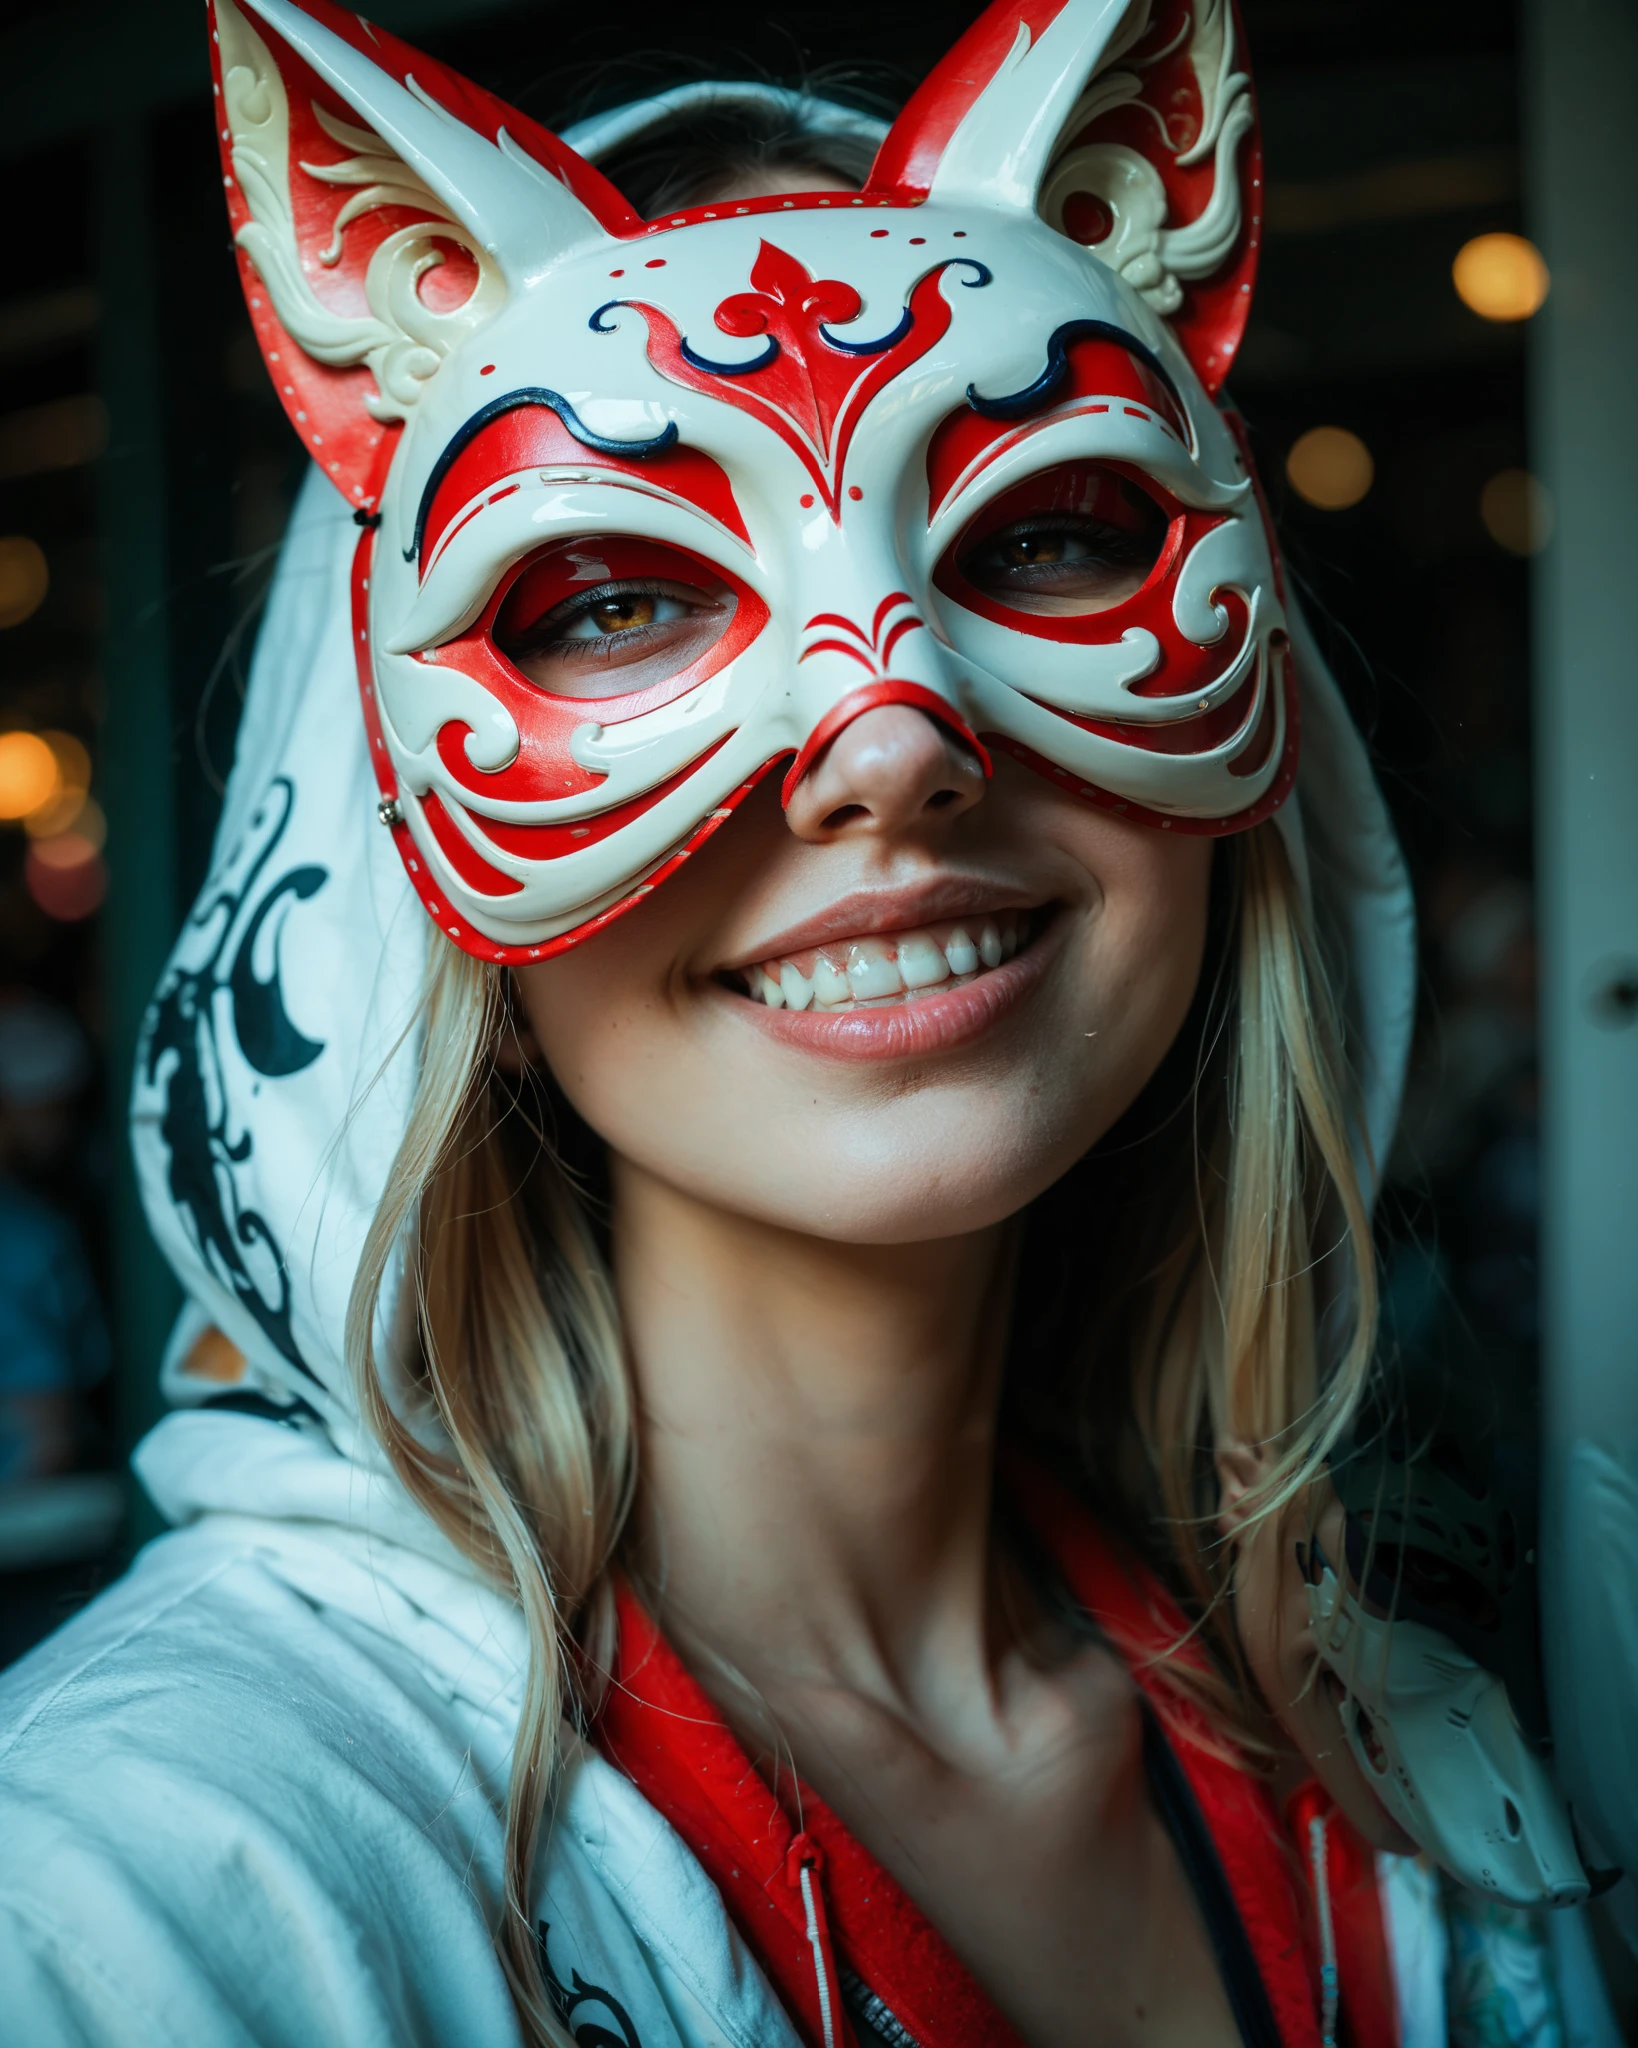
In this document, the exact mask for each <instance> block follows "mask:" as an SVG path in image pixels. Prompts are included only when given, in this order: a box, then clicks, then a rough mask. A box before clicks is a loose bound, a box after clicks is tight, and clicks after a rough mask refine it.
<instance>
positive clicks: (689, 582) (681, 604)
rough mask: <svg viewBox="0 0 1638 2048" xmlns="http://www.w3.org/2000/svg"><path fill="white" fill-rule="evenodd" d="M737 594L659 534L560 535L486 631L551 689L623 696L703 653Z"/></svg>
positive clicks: (522, 670) (727, 620) (728, 619)
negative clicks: (563, 537) (641, 537)
mask: <svg viewBox="0 0 1638 2048" xmlns="http://www.w3.org/2000/svg"><path fill="white" fill-rule="evenodd" d="M737 603H738V600H737V598H736V596H735V593H734V592H733V590H732V589H730V587H729V586H728V584H727V583H725V582H724V581H723V580H722V579H721V577H719V576H716V575H714V574H713V573H712V572H711V570H710V568H709V565H707V564H706V563H704V562H701V561H698V560H696V559H695V558H694V557H693V556H691V555H687V554H684V553H683V552H682V550H681V549H678V548H668V547H665V546H663V545H662V544H661V543H659V542H657V541H643V540H630V539H624V538H620V537H599V538H596V539H590V540H574V541H564V542H559V543H558V544H557V545H556V546H553V547H550V548H548V549H546V550H545V551H544V553H542V554H540V555H537V556H535V557H533V558H532V559H531V560H530V561H528V562H526V563H525V564H524V566H523V568H522V570H521V571H520V572H519V573H518V575H517V576H516V577H515V579H514V580H513V582H512V584H511V586H510V588H509V589H508V590H507V592H506V594H505V596H504V598H503V599H502V601H501V604H500V607H499V609H498V610H497V612H496V614H495V620H494V624H493V625H492V626H491V628H490V637H491V638H492V639H493V641H494V643H495V645H496V647H498V648H499V650H500V651H501V653H502V654H504V655H505V656H506V658H507V660H508V661H509V662H510V663H511V664H512V666H513V667H514V668H515V669H517V671H518V672H519V674H520V675H522V676H524V677H526V678H527V680H528V681H529V682H531V683H533V684H534V685H535V687H536V688H537V689H540V690H545V691H547V692H549V693H550V694H551V695H552V696H556V697H571V698H579V699H596V698H606V697H624V696H629V695H631V694H632V693H633V692H635V691H640V690H646V689H649V688H651V687H652V686H653V685H655V684H657V683H662V682H666V681H668V680H669V679H670V678H671V677H673V676H676V675H679V674H681V672H682V671H683V670H684V669H687V668H691V667H692V666H693V665H694V663H695V662H697V661H699V660H701V659H702V658H703V657H704V656H705V655H706V654H708V653H709V652H710V651H711V649H712V648H713V647H715V645H716V644H717V642H718V641H719V640H720V639H721V638H722V636H723V634H724V633H726V632H727V630H728V628H729V626H730V625H731V624H732V622H733V617H734V612H735V610H736V608H737Z"/></svg>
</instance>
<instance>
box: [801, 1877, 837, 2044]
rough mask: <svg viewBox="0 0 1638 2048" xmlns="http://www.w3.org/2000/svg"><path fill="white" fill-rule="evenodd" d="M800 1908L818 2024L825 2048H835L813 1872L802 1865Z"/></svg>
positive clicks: (834, 2023)
mask: <svg viewBox="0 0 1638 2048" xmlns="http://www.w3.org/2000/svg"><path fill="white" fill-rule="evenodd" d="M801 1877H802V1908H803V1911H804V1912H805V1913H806V1914H807V1916H808V1946H809V1947H810V1948H811V1949H812V1950H813V1974H814V1976H815V1977H816V1978H817V1979H818V1982H819V2024H820V2026H821V2027H822V2028H823V2029H824V2035H825V2048H836V2022H835V2021H834V2020H833V2019H832V2018H831V2012H830V1980H829V1977H828V1976H827V1974H826V1971H825V1945H824V1943H823V1941H822V1940H821V1939H820V1937H819V1909H818V1907H817V1906H816V1905H815V1904H814V1902H813V1872H812V1871H811V1870H809V1868H808V1866H807V1865H806V1864H805V1863H804V1864H803V1865H802V1871H801Z"/></svg>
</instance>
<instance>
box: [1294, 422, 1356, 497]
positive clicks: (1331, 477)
mask: <svg viewBox="0 0 1638 2048" xmlns="http://www.w3.org/2000/svg"><path fill="white" fill-rule="evenodd" d="M1285 473H1286V477H1287V478H1288V480H1289V482H1290V485H1291V488H1292V489H1293V490H1294V491H1295V492H1296V494H1297V496H1298V497H1299V498H1302V499H1304V500H1305V501H1306V502H1307V503H1308V504H1310V505H1317V506H1318V507H1319V509H1320V510H1321V511H1322V512H1345V511H1346V510H1347V509H1348V507H1349V506H1350V505H1357V504H1358V503H1359V501H1360V499H1361V498H1363V497H1364V496H1365V494H1366V492H1367V491H1368V490H1369V489H1370V488H1371V484H1372V482H1373V480H1374V479H1375V476H1376V464H1375V463H1374V462H1373V461H1372V460H1371V451H1370V449H1369V448H1367V447H1366V446H1365V443H1364V442H1363V441H1362V440H1361V439H1360V438H1359V436H1358V435H1357V434H1350V433H1349V431H1348V429H1347V428H1346V427H1310V428H1309V429H1308V432H1307V433H1306V434H1303V435H1302V436H1301V437H1300V438H1299V439H1298V440H1296V441H1295V442H1293V444H1292V447H1291V452H1290V454H1289V455H1287V457H1286V458H1285Z"/></svg>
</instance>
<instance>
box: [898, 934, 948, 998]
mask: <svg viewBox="0 0 1638 2048" xmlns="http://www.w3.org/2000/svg"><path fill="white" fill-rule="evenodd" d="M899 973H900V974H901V975H902V976H903V978H904V985H905V987H906V988H931V987H932V986H933V984H934V983H935V982H938V981H948V980H949V978H950V963H949V961H948V960H947V959H946V958H945V957H944V948H943V947H942V946H936V945H934V943H933V941H932V940H931V939H930V938H928V937H927V936H926V934H925V933H923V932H917V933H915V934H914V935H913V936H912V937H910V938H907V939H900V941H899Z"/></svg>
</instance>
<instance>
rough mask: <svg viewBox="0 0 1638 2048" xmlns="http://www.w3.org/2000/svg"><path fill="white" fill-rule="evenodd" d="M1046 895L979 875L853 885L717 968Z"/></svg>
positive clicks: (728, 969)
mask: <svg viewBox="0 0 1638 2048" xmlns="http://www.w3.org/2000/svg"><path fill="white" fill-rule="evenodd" d="M1045 900H1046V899H1045V898H1044V896H1043V895H1042V894H1041V892H1040V891H1039V890H1029V889H1021V888H1017V887H1009V886H1007V885H1006V884H1004V883H997V882H990V881H986V880H984V879H983V878H982V877H981V876H978V875H930V876H929V877H928V878H927V879H926V880H925V881H921V882H910V883H906V884H903V885H901V886H899V887H897V888H891V889H854V890H852V891H851V892H850V893H849V894H848V895H846V896H839V897H838V898H837V899H836V901H835V902H834V903H831V904H827V905H826V907H825V908H824V909H823V910H819V911H815V913H814V914H813V916H812V917H808V918H804V919H803V920H802V922H801V923H800V924H793V925H787V926H786V927H785V929H784V930H783V931H778V932H774V933H773V934H772V935H771V936H770V937H769V938H766V939H763V940H760V941H759V942H758V943H757V944H756V945H755V946H747V947H745V948H743V949H742V950H741V951H740V952H737V953H736V954H735V955H734V956H733V957H732V959H729V960H724V961H723V962H722V963H721V965H720V967H719V968H718V970H717V971H718V972H719V973H724V974H726V973H732V972H733V971H734V970H735V969H736V968H742V967H750V966H753V965H755V964H756V963H758V962H760V961H763V960H779V959H782V958H783V957H784V956H785V955H786V954H788V953H805V952H807V951H808V949H809V948H810V947H815V946H823V945H826V944H828V943H829V942H830V941H831V940H832V939H857V938H866V937H869V936H871V935H872V934H875V933H878V932H904V931H914V930H915V929H916V928H917V927H918V926H920V925H924V924H936V923H937V922H938V921H939V920H940V919H942V918H949V917H983V916H986V915H991V914H993V913H994V912H996V911H998V910H1033V909H1035V908H1036V907H1037V906H1038V905H1039V904H1041V903H1042V902H1044V901H1045Z"/></svg>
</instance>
